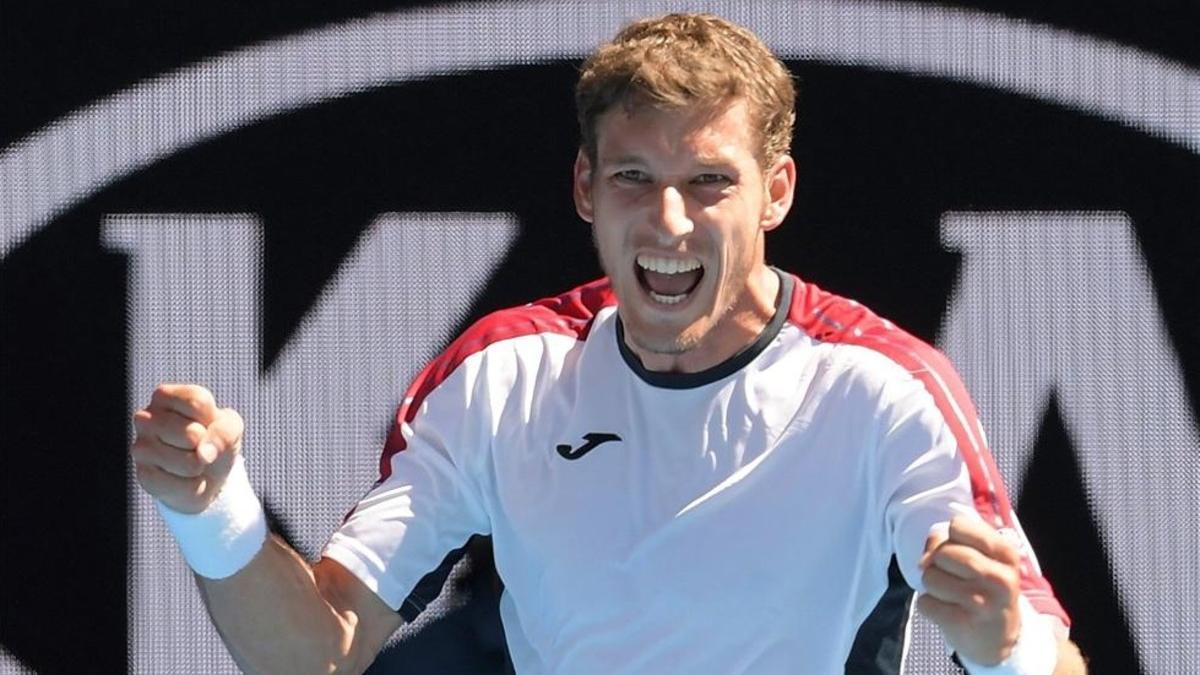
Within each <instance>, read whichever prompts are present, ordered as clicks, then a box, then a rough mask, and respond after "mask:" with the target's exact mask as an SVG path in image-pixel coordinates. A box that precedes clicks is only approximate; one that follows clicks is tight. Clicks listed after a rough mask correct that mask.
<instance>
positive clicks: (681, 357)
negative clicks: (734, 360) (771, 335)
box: [575, 101, 796, 372]
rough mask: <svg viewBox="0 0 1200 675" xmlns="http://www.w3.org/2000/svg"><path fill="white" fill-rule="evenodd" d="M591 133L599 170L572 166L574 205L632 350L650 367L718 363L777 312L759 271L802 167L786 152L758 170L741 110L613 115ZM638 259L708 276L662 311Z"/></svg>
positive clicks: (692, 368)
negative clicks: (683, 264) (699, 268)
mask: <svg viewBox="0 0 1200 675" xmlns="http://www.w3.org/2000/svg"><path fill="white" fill-rule="evenodd" d="M596 129H597V148H596V162H595V163H596V166H594V167H593V166H592V163H591V161H590V160H589V159H588V157H587V155H586V154H585V153H583V152H580V154H579V156H578V158H577V159H576V162H575V205H576V210H577V211H578V212H579V215H580V217H581V218H583V219H584V220H585V221H587V222H589V223H592V232H593V238H594V240H595V243H596V250H597V252H598V254H599V256H600V263H601V265H602V266H603V267H604V271H605V273H606V274H607V275H608V276H609V278H610V279H611V280H612V284H613V289H614V290H615V292H616V294H617V297H618V298H620V303H619V309H618V311H619V312H620V315H621V321H622V322H623V324H624V326H625V338H626V344H627V345H628V346H629V348H630V349H631V350H632V351H633V353H634V354H636V355H637V356H638V357H639V358H640V359H641V360H642V364H643V365H644V366H645V367H646V368H648V369H650V370H657V371H677V372H697V371H701V370H704V369H706V368H710V367H712V366H715V365H717V364H719V363H721V362H722V361H724V360H726V359H728V358H729V357H731V356H733V355H734V354H736V353H737V352H738V351H739V350H741V349H742V348H743V347H745V346H746V345H747V344H749V343H750V342H752V341H753V340H754V338H755V337H756V336H757V335H758V334H759V333H760V332H762V330H763V328H764V327H765V326H766V324H767V322H768V321H770V319H771V316H772V315H773V314H774V313H775V300H776V295H777V293H778V290H779V279H778V277H776V275H775V274H774V273H773V272H771V271H770V270H769V269H768V268H767V267H766V265H765V264H764V261H763V258H764V254H763V251H764V235H765V233H766V232H768V231H769V230H772V229H774V228H776V227H778V226H779V224H780V223H781V222H783V218H784V216H785V215H787V212H788V209H790V208H791V204H792V196H793V193H794V190H795V184H796V164H795V161H793V160H792V158H791V157H788V156H786V155H785V156H783V157H780V158H779V159H777V160H776V161H775V162H774V163H773V164H772V166H771V167H769V168H768V169H767V170H766V171H763V169H762V168H761V167H760V165H759V162H758V160H757V159H756V158H755V155H754V151H755V149H756V148H757V139H756V138H754V136H753V133H752V132H751V127H750V124H749V117H748V115H747V109H746V104H745V102H742V101H738V102H734V103H733V104H726V105H722V106H717V107H715V108H701V109H695V108H691V109H682V110H661V109H658V108H654V107H650V106H638V107H636V108H633V109H632V110H631V109H628V108H626V107H624V106H615V107H614V108H613V109H612V110H609V111H608V112H606V113H605V114H603V115H601V116H600V117H599V119H598V120H597V123H596ZM639 254H652V255H655V256H658V257H664V258H674V259H687V258H694V259H698V260H699V261H700V262H701V263H702V265H703V266H704V275H703V277H702V278H701V280H700V283H699V285H698V286H697V287H696V289H695V290H693V291H692V292H691V293H690V295H689V297H688V299H687V300H685V301H684V302H681V303H679V304H677V305H665V304H662V303H660V302H657V301H655V300H653V299H652V298H651V297H650V296H649V295H648V294H647V292H646V290H645V289H644V288H643V286H642V284H641V282H640V281H639V279H638V276H637V272H636V263H635V260H636V258H637V256H638V255H639Z"/></svg>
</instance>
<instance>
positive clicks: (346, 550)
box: [322, 364, 491, 620]
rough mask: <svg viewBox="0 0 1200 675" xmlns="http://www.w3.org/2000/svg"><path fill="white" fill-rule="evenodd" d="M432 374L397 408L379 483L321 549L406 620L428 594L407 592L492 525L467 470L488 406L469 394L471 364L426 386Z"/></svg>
mask: <svg viewBox="0 0 1200 675" xmlns="http://www.w3.org/2000/svg"><path fill="white" fill-rule="evenodd" d="M430 371H431V369H427V370H426V372H425V373H422V375H421V376H420V377H419V378H418V380H417V382H415V383H414V385H413V386H412V387H411V388H410V390H409V392H408V397H407V398H406V400H405V403H404V404H402V405H401V407H400V410H399V412H398V413H397V416H396V422H395V426H394V428H393V430H392V433H391V434H390V436H389V439H388V442H387V445H386V447H385V449H384V453H383V459H382V462H381V478H380V480H379V481H378V482H377V483H376V484H375V486H374V487H372V488H371V490H370V491H369V492H367V494H366V495H365V496H364V497H363V498H362V499H361V500H360V501H359V502H358V504H357V505H356V506H355V507H354V509H353V511H351V512H350V514H349V515H348V516H347V517H346V519H345V521H344V522H343V523H342V526H341V527H340V528H339V529H338V530H337V531H336V532H335V533H334V534H333V536H332V537H331V538H330V540H329V543H328V544H327V545H326V547H325V549H324V551H323V552H322V555H323V556H324V557H327V558H330V559H333V560H335V561H337V562H338V563H341V564H342V565H343V566H344V567H345V568H346V569H347V570H349V571H350V572H351V573H352V574H354V575H355V576H356V577H357V578H358V579H359V580H361V581H362V582H363V583H364V584H365V585H366V586H367V587H368V588H370V589H371V590H372V591H374V592H375V593H376V594H377V595H379V597H380V598H382V599H383V601H384V602H386V603H387V604H388V605H389V606H391V607H392V608H393V609H396V610H398V611H400V612H401V613H402V614H404V615H405V617H406V618H408V619H410V620H411V618H412V616H415V614H416V613H418V612H420V610H421V609H423V608H424V603H425V602H427V601H428V600H431V599H432V598H417V597H412V594H413V590H414V588H416V587H417V586H418V584H420V583H421V582H422V580H423V579H425V578H426V577H427V575H430V574H431V573H434V572H445V571H448V569H449V566H450V559H452V558H453V557H454V555H455V554H456V553H459V552H460V551H461V550H462V549H463V547H464V546H465V545H466V543H467V541H468V540H469V539H470V538H471V537H472V536H473V535H476V534H490V531H491V528H490V521H489V518H488V515H487V512H486V509H485V508H484V506H483V499H482V497H481V495H480V491H479V481H478V480H477V476H476V475H474V474H475V472H476V471H477V470H478V469H477V468H476V467H477V465H478V457H480V456H481V455H482V454H484V453H486V451H487V450H488V449H489V446H490V438H489V437H488V435H487V434H486V433H485V432H484V429H486V428H487V427H488V425H487V424H486V423H485V422H481V421H480V420H479V419H478V418H479V417H480V416H481V415H482V414H483V413H482V411H480V410H478V409H477V408H478V406H480V405H483V404H484V403H485V402H484V401H477V400H473V397H472V396H471V395H470V394H471V390H472V388H473V387H472V384H471V380H473V379H474V378H473V377H472V375H473V372H472V371H473V369H472V368H471V367H470V364H463V365H462V366H461V367H459V368H457V369H456V370H454V371H453V372H452V373H449V374H448V375H447V377H445V378H444V379H441V381H439V382H437V383H434V384H433V385H432V386H427V387H426V389H425V390H424V391H423V390H422V383H423V382H425V381H426V380H425V378H427V377H429V376H431V375H432V374H433V373H431V372H430ZM418 397H419V398H418ZM442 576H443V577H444V576H445V575H444V573H443V574H442ZM424 585H428V584H424ZM436 585H437V587H438V589H440V583H438V584H436ZM427 594H428V592H427ZM434 595H436V591H435V592H434Z"/></svg>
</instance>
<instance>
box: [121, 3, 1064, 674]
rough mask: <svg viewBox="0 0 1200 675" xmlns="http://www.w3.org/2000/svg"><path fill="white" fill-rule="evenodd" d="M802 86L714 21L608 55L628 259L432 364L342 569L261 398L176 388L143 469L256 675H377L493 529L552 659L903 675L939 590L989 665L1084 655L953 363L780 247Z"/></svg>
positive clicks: (969, 644) (607, 100)
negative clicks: (260, 438)
mask: <svg viewBox="0 0 1200 675" xmlns="http://www.w3.org/2000/svg"><path fill="white" fill-rule="evenodd" d="M794 99H795V93H794V89H793V82H792V78H791V77H790V75H789V74H788V71H787V70H786V68H785V67H784V66H783V65H782V64H781V63H780V62H779V61H778V60H777V59H776V58H775V57H774V56H773V55H772V54H771V53H770V52H769V51H768V50H767V49H766V48H765V46H764V45H763V44H762V43H761V42H760V41H759V40H758V39H757V38H756V37H755V36H754V35H752V34H751V33H749V32H748V31H746V30H745V29H743V28H740V27H738V26H735V25H731V24H730V23H728V22H725V21H723V20H721V19H718V18H715V17H712V16H707V15H691V14H676V15H670V16H666V17H661V18H656V19H649V20H643V21H639V22H637V23H634V24H632V25H630V26H628V27H627V28H625V29H624V30H623V31H621V32H620V34H618V35H617V37H616V38H615V40H614V41H613V42H611V43H609V44H605V45H604V46H602V47H601V48H600V49H599V50H598V51H597V52H596V53H595V54H594V55H592V57H591V58H590V59H589V60H588V61H587V62H586V63H585V64H584V66H583V70H582V74H581V77H580V80H579V84H578V89H577V104H578V114H579V120H580V132H581V135H582V143H581V146H582V147H581V148H580V150H579V153H578V157H577V159H576V161H575V167H574V199H575V203H576V206H577V210H578V213H579V215H580V216H581V217H582V218H583V220H585V221H587V222H589V223H591V227H592V232H593V236H594V239H595V245H596V249H597V252H598V254H599V258H600V261H601V263H602V265H603V268H604V270H605V273H606V275H607V276H606V277H605V278H603V279H601V280H598V281H595V282H592V283H589V284H587V285H584V286H582V287H579V288H576V289H573V290H570V291H567V292H565V293H563V294H562V295H559V296H557V297H553V298H549V299H545V300H541V301H537V302H534V303H531V304H528V305H525V306H522V307H517V308H513V309H509V310H504V311H500V312H497V313H495V314H492V315H490V316H487V317H485V318H483V319H482V320H480V321H479V322H478V323H476V324H475V325H473V326H472V327H471V328H469V329H468V330H467V331H466V332H465V333H464V334H463V335H461V336H460V337H459V338H458V339H457V340H455V341H454V342H453V343H452V344H451V345H450V346H449V347H448V348H447V349H446V351H445V352H443V353H442V354H441V355H440V356H438V357H437V358H436V359H434V360H433V361H432V362H431V363H430V364H429V365H428V366H427V367H426V368H425V370H424V371H423V372H422V373H421V374H420V375H419V376H418V377H417V378H416V380H415V381H414V382H413V383H412V384H411V387H410V388H409V390H408V392H407V394H406V395H405V397H404V400H403V403H402V404H401V405H400V408H399V411H398V413H397V416H396V420H395V424H394V427H393V429H392V431H391V433H390V436H389V438H388V439H387V441H386V445H385V447H384V450H383V456H382V460H381V463H380V468H381V473H380V477H379V480H378V482H377V483H376V484H375V485H374V487H373V488H372V489H371V490H370V491H369V492H368V493H367V494H366V496H365V497H363V499H362V500H361V501H360V502H359V503H358V504H357V506H356V507H355V508H354V510H353V511H352V512H351V513H350V515H349V516H348V517H347V518H346V519H345V521H344V523H343V524H342V526H341V527H340V529H338V531H337V532H335V533H333V535H332V537H331V539H330V540H329V543H328V545H327V546H326V548H325V549H324V551H323V554H322V556H321V558H320V560H318V561H316V562H315V563H313V564H310V563H309V561H306V560H304V559H303V558H301V557H300V556H299V555H298V554H296V552H295V551H293V550H292V549H290V548H289V547H288V546H287V545H286V544H285V543H284V542H283V541H282V540H281V539H279V538H278V537H276V536H272V535H271V534H270V533H269V532H268V531H267V528H266V525H265V521H264V517H263V511H262V509H261V507H260V504H259V501H258V499H257V497H256V496H255V493H254V490H253V488H252V486H251V485H250V482H249V481H248V479H247V474H246V470H245V466H244V462H245V460H244V459H243V452H242V431H243V422H242V419H241V417H240V416H239V415H238V413H237V412H236V411H234V410H232V409H229V408H221V407H219V405H218V403H217V402H216V401H215V400H214V397H213V395H212V393H210V392H209V391H207V390H205V389H203V388H202V387H199V386H195V385H177V384H165V385H162V386H160V387H158V388H157V389H156V391H155V392H154V394H153V396H152V398H151V400H150V403H149V405H148V406H147V407H146V408H145V409H144V410H140V411H138V412H137V413H136V414H135V415H134V421H135V424H136V428H137V437H136V440H135V442H134V444H133V447H132V451H131V454H132V457H133V460H134V462H135V465H136V469H137V477H138V480H139V481H140V482H141V484H142V486H143V487H144V488H145V490H146V491H147V492H148V493H150V494H151V495H152V496H153V497H154V498H155V499H156V500H157V502H158V504H159V506H160V510H161V512H162V514H163V516H164V518H165V519H166V521H167V523H168V524H169V526H170V527H171V529H172V531H173V532H174V534H175V536H176V538H177V539H178V541H179V545H180V547H181V549H182V551H183V554H184V556H185V558H186V560H187V561H188V563H189V565H191V567H192V569H193V570H195V572H196V574H197V576H198V580H199V585H200V589H201V592H202V594H203V596H204V598H205V600H206V602H207V605H208V608H209V611H210V613H211V615H212V619H213V621H214V622H215V623H216V626H217V628H218V629H219V631H220V633H221V635H222V637H223V638H224V639H225V641H226V643H227V644H228V646H229V649H230V651H231V652H232V654H233V656H234V658H235V659H236V660H237V662H238V663H239V664H241V666H242V667H243V668H245V669H246V670H248V671H254V672H270V673H308V672H332V671H339V672H340V671H345V672H358V671H362V670H364V669H365V668H367V666H369V665H370V664H371V662H372V661H373V659H374V658H375V656H376V654H377V653H378V651H379V650H380V649H381V648H382V646H383V645H384V643H385V642H386V641H387V639H388V637H389V636H390V635H391V634H392V633H393V632H394V631H395V630H396V629H397V628H398V627H399V626H400V625H401V624H402V623H403V622H404V621H406V620H411V619H412V618H413V617H414V616H415V615H416V614H417V613H418V612H419V611H420V610H421V609H422V608H423V607H424V604H425V602H426V601H428V599H429V598H428V595H429V594H428V593H426V592H423V591H422V590H421V589H423V588H426V587H427V586H428V585H429V581H430V578H429V576H428V575H429V574H430V573H431V571H433V570H436V569H438V568H439V567H441V566H442V563H443V561H445V560H446V558H447V556H451V555H454V554H455V552H456V551H458V550H460V549H461V548H462V547H463V546H464V544H465V543H466V541H467V539H468V538H469V537H471V536H472V535H476V534H486V535H490V536H491V537H492V540H493V545H494V550H495V560H496V566H497V570H498V571H499V573H500V576H501V577H502V578H503V580H504V582H505V591H504V594H503V597H502V600H501V616H502V619H503V622H504V628H505V633H506V638H507V641H508V647H509V651H510V654H511V656H512V661H513V664H514V666H515V668H516V670H517V672H518V673H522V674H523V675H526V674H534V675H536V674H542V673H559V674H568V675H580V674H584V675H587V674H593V673H596V674H599V673H605V674H608V673H645V674H654V675H661V674H662V673H714V674H722V675H727V674H734V673H768V674H770V673H840V672H850V673H894V672H900V671H901V669H902V668H903V662H904V654H905V651H906V646H907V645H906V641H907V639H908V638H907V636H908V633H909V631H908V628H909V625H910V621H911V616H912V609H913V607H914V605H915V606H916V607H917V608H919V609H920V610H921V611H922V612H924V613H925V614H926V615H927V616H928V617H929V618H930V619H932V620H933V621H934V622H935V623H936V624H937V625H938V626H940V627H941V630H942V632H943V634H944V636H945V639H946V644H947V646H948V653H949V652H951V651H952V652H953V653H954V657H955V658H957V659H958V660H959V661H960V662H961V663H962V664H963V665H964V666H965V668H966V669H967V671H968V672H970V673H972V674H973V675H980V674H985V673H987V674H991V673H1006V674H1016V673H1021V674H1027V675H1032V674H1038V675H1044V674H1049V673H1077V672H1082V671H1083V668H1084V666H1083V661H1082V658H1081V656H1080V655H1079V653H1078V651H1077V650H1076V649H1075V648H1074V647H1073V646H1072V645H1071V643H1070V642H1069V640H1068V637H1067V636H1068V633H1067V631H1068V625H1069V620H1068V617H1067V616H1066V614H1065V613H1064V612H1063V610H1062V608H1061V606H1060V605H1059V603H1058V601H1057V600H1056V599H1055V597H1054V594H1053V592H1052V590H1051V588H1050V585H1049V584H1048V583H1047V581H1046V580H1045V579H1044V578H1043V577H1042V575H1041V573H1040V571H1039V569H1038V565H1037V561H1036V558H1035V556H1034V553H1033V551H1031V550H1030V548H1029V545H1028V542H1027V541H1026V538H1025V536H1024V534H1023V533H1022V531H1021V528H1020V525H1019V524H1018V522H1017V519H1016V516H1015V514H1014V513H1013V509H1012V507H1011V505H1010V504H1009V501H1008V498H1007V496H1006V495H1005V491H1004V487H1003V485H1002V482H1001V479H1000V476H999V474H998V473H997V471H996V468H995V465H994V463H993V461H992V458H991V456H990V452H989V450H988V448H987V445H986V440H985V438H984V434H983V432H982V430H981V426H980V424H979V421H978V420H977V419H976V414H975V410H974V407H973V406H972V404H971V401H970V399H969V398H968V396H967V394H966V392H965V391H964V390H963V386H962V384H961V383H960V381H959V378H958V377H957V375H956V374H955V372H954V371H953V369H952V368H951V366H950V364H949V363H948V362H947V361H946V359H945V358H944V357H943V356H942V355H941V354H939V353H938V352H937V351H935V350H934V349H933V348H932V347H930V346H929V345H927V344H924V343H922V342H921V341H920V340H918V339H916V338H915V337H913V336H911V335H909V334H908V333H906V332H904V331H903V330H901V329H900V328H898V327H896V326H895V325H893V324H892V323H891V322H889V321H887V320H886V319H882V318H880V317H879V316H877V315H875V314H874V313H872V312H871V311H870V310H868V309H866V308H865V307H863V306H861V305H859V304H858V303H856V302H854V301H852V300H847V299H844V298H841V297H838V296H836V295H834V294H832V293H829V292H826V291H824V290H822V289H820V288H817V287H816V286H815V285H813V284H811V283H808V282H806V281H804V280H802V279H801V278H799V277H797V276H795V275H793V274H792V273H790V272H787V271H784V270H780V269H776V268H773V267H771V266H769V265H767V264H766V261H765V243H764V242H765V235H766V233H768V232H769V231H771V230H772V229H774V228H776V227H778V226H779V225H780V224H781V223H782V222H783V220H784V217H785V215H786V214H787V213H788V210H789V208H790V207H791V205H792V199H793V194H794V189H795V185H796V180H797V178H796V165H795V162H794V160H793V159H792V158H791V157H790V156H789V155H788V151H789V147H790V144H791V136H792V127H793V123H794V119H795V113H794V105H795V101H794ZM247 454H249V455H253V448H249V449H248V453H247ZM435 581H436V580H435ZM947 658H950V657H947Z"/></svg>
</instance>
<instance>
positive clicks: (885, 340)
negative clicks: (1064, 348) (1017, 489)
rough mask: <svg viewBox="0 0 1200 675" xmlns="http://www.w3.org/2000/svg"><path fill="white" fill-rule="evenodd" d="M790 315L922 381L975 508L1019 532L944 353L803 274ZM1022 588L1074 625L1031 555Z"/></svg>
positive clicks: (814, 332)
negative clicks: (957, 452)
mask: <svg viewBox="0 0 1200 675" xmlns="http://www.w3.org/2000/svg"><path fill="white" fill-rule="evenodd" d="M788 320H789V321H790V322H791V323H793V324H795V325H796V326H797V327H799V328H800V329H801V330H803V331H804V332H805V333H807V334H808V335H809V336H811V337H813V338H815V339H817V340H820V341H822V342H835V343H844V344H852V345H857V346H861V347H867V348H869V349H873V350H875V351H876V352H879V353H880V354H882V355H884V356H886V357H888V358H889V359H891V360H892V361H894V362H896V363H897V364H899V365H900V366H901V367H902V368H904V369H905V370H907V371H908V372H909V373H911V374H912V375H913V377H915V378H917V379H918V380H920V381H921V383H922V384H924V385H925V389H926V391H928V392H929V394H930V395H931V396H932V397H933V400H934V402H935V404H936V405H937V407H938V410H939V411H941V413H942V417H944V418H945V420H946V424H947V426H948V427H949V429H950V431H951V433H952V434H954V439H955V441H956V442H957V443H958V448H959V450H960V452H961V454H962V457H963V461H964V462H965V463H966V465H967V473H968V475H969V476H970V480H971V493H972V496H973V499H974V503H975V508H976V510H977V511H979V514H980V515H981V516H982V517H983V518H984V519H985V520H988V521H989V522H991V523H992V525H993V526H994V527H996V528H997V529H999V528H1009V529H1012V530H1014V531H1016V532H1020V529H1019V528H1018V527H1017V526H1016V523H1015V522H1013V517H1012V513H1013V509H1012V505H1011V504H1010V503H1009V499H1008V494H1007V493H1006V492H1005V489H1004V482H1003V480H1002V478H1001V476H1000V471H999V470H998V469H997V468H996V463H995V460H994V459H993V458H992V453H991V451H990V450H989V449H988V447H987V441H986V439H985V438H984V436H983V432H982V431H981V427H980V425H979V421H978V416H977V414H976V412H975V405H974V404H973V403H972V402H971V398H970V396H969V395H968V394H967V390H966V387H964V386H963V383H962V380H961V379H960V378H959V376H958V373H957V372H956V371H955V370H954V367H953V366H952V365H951V363H950V361H949V359H947V358H946V357H945V355H943V354H942V353H941V352H939V351H938V350H937V349H934V348H933V347H932V346H930V345H929V344H927V343H925V342H924V341H922V340H920V339H919V338H917V337H915V336H913V335H911V334H909V333H907V332H905V331H903V330H901V329H900V328H898V327H897V326H895V325H894V324H892V323H891V322H890V321H887V320H886V319H882V318H880V317H879V316H878V315H876V314H875V313H874V312H872V311H871V310H869V309H867V308H866V307H863V306H862V305H860V304H859V303H857V302H855V301H853V300H847V299H845V298H842V297H839V296H837V295H834V294H832V293H828V292H826V291H824V290H821V289H820V288H818V287H817V286H816V285H814V284H810V283H806V282H802V281H800V280H799V279H796V290H795V292H794V294H793V296H792V304H791V307H790V309H789V312H788ZM1021 592H1022V594H1024V595H1025V596H1026V597H1027V598H1028V599H1029V602H1030V604H1032V605H1033V606H1034V608H1035V609H1037V610H1038V611H1039V612H1041V613H1043V614H1052V615H1054V616H1057V617H1058V618H1059V619H1061V620H1062V621H1063V623H1064V624H1066V625H1068V626H1070V624H1071V620H1070V617H1068V616H1067V613H1066V611H1065V610H1063V608H1062V605H1061V604H1060V603H1059V602H1058V600H1057V599H1056V598H1055V597H1054V591H1053V589H1052V588H1051V587H1050V583H1049V582H1048V581H1047V580H1046V578H1045V577H1043V576H1042V575H1041V574H1039V573H1038V570H1037V568H1036V566H1035V565H1034V564H1033V561H1032V560H1031V559H1030V558H1029V556H1028V555H1025V556H1023V557H1022V564H1021Z"/></svg>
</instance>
